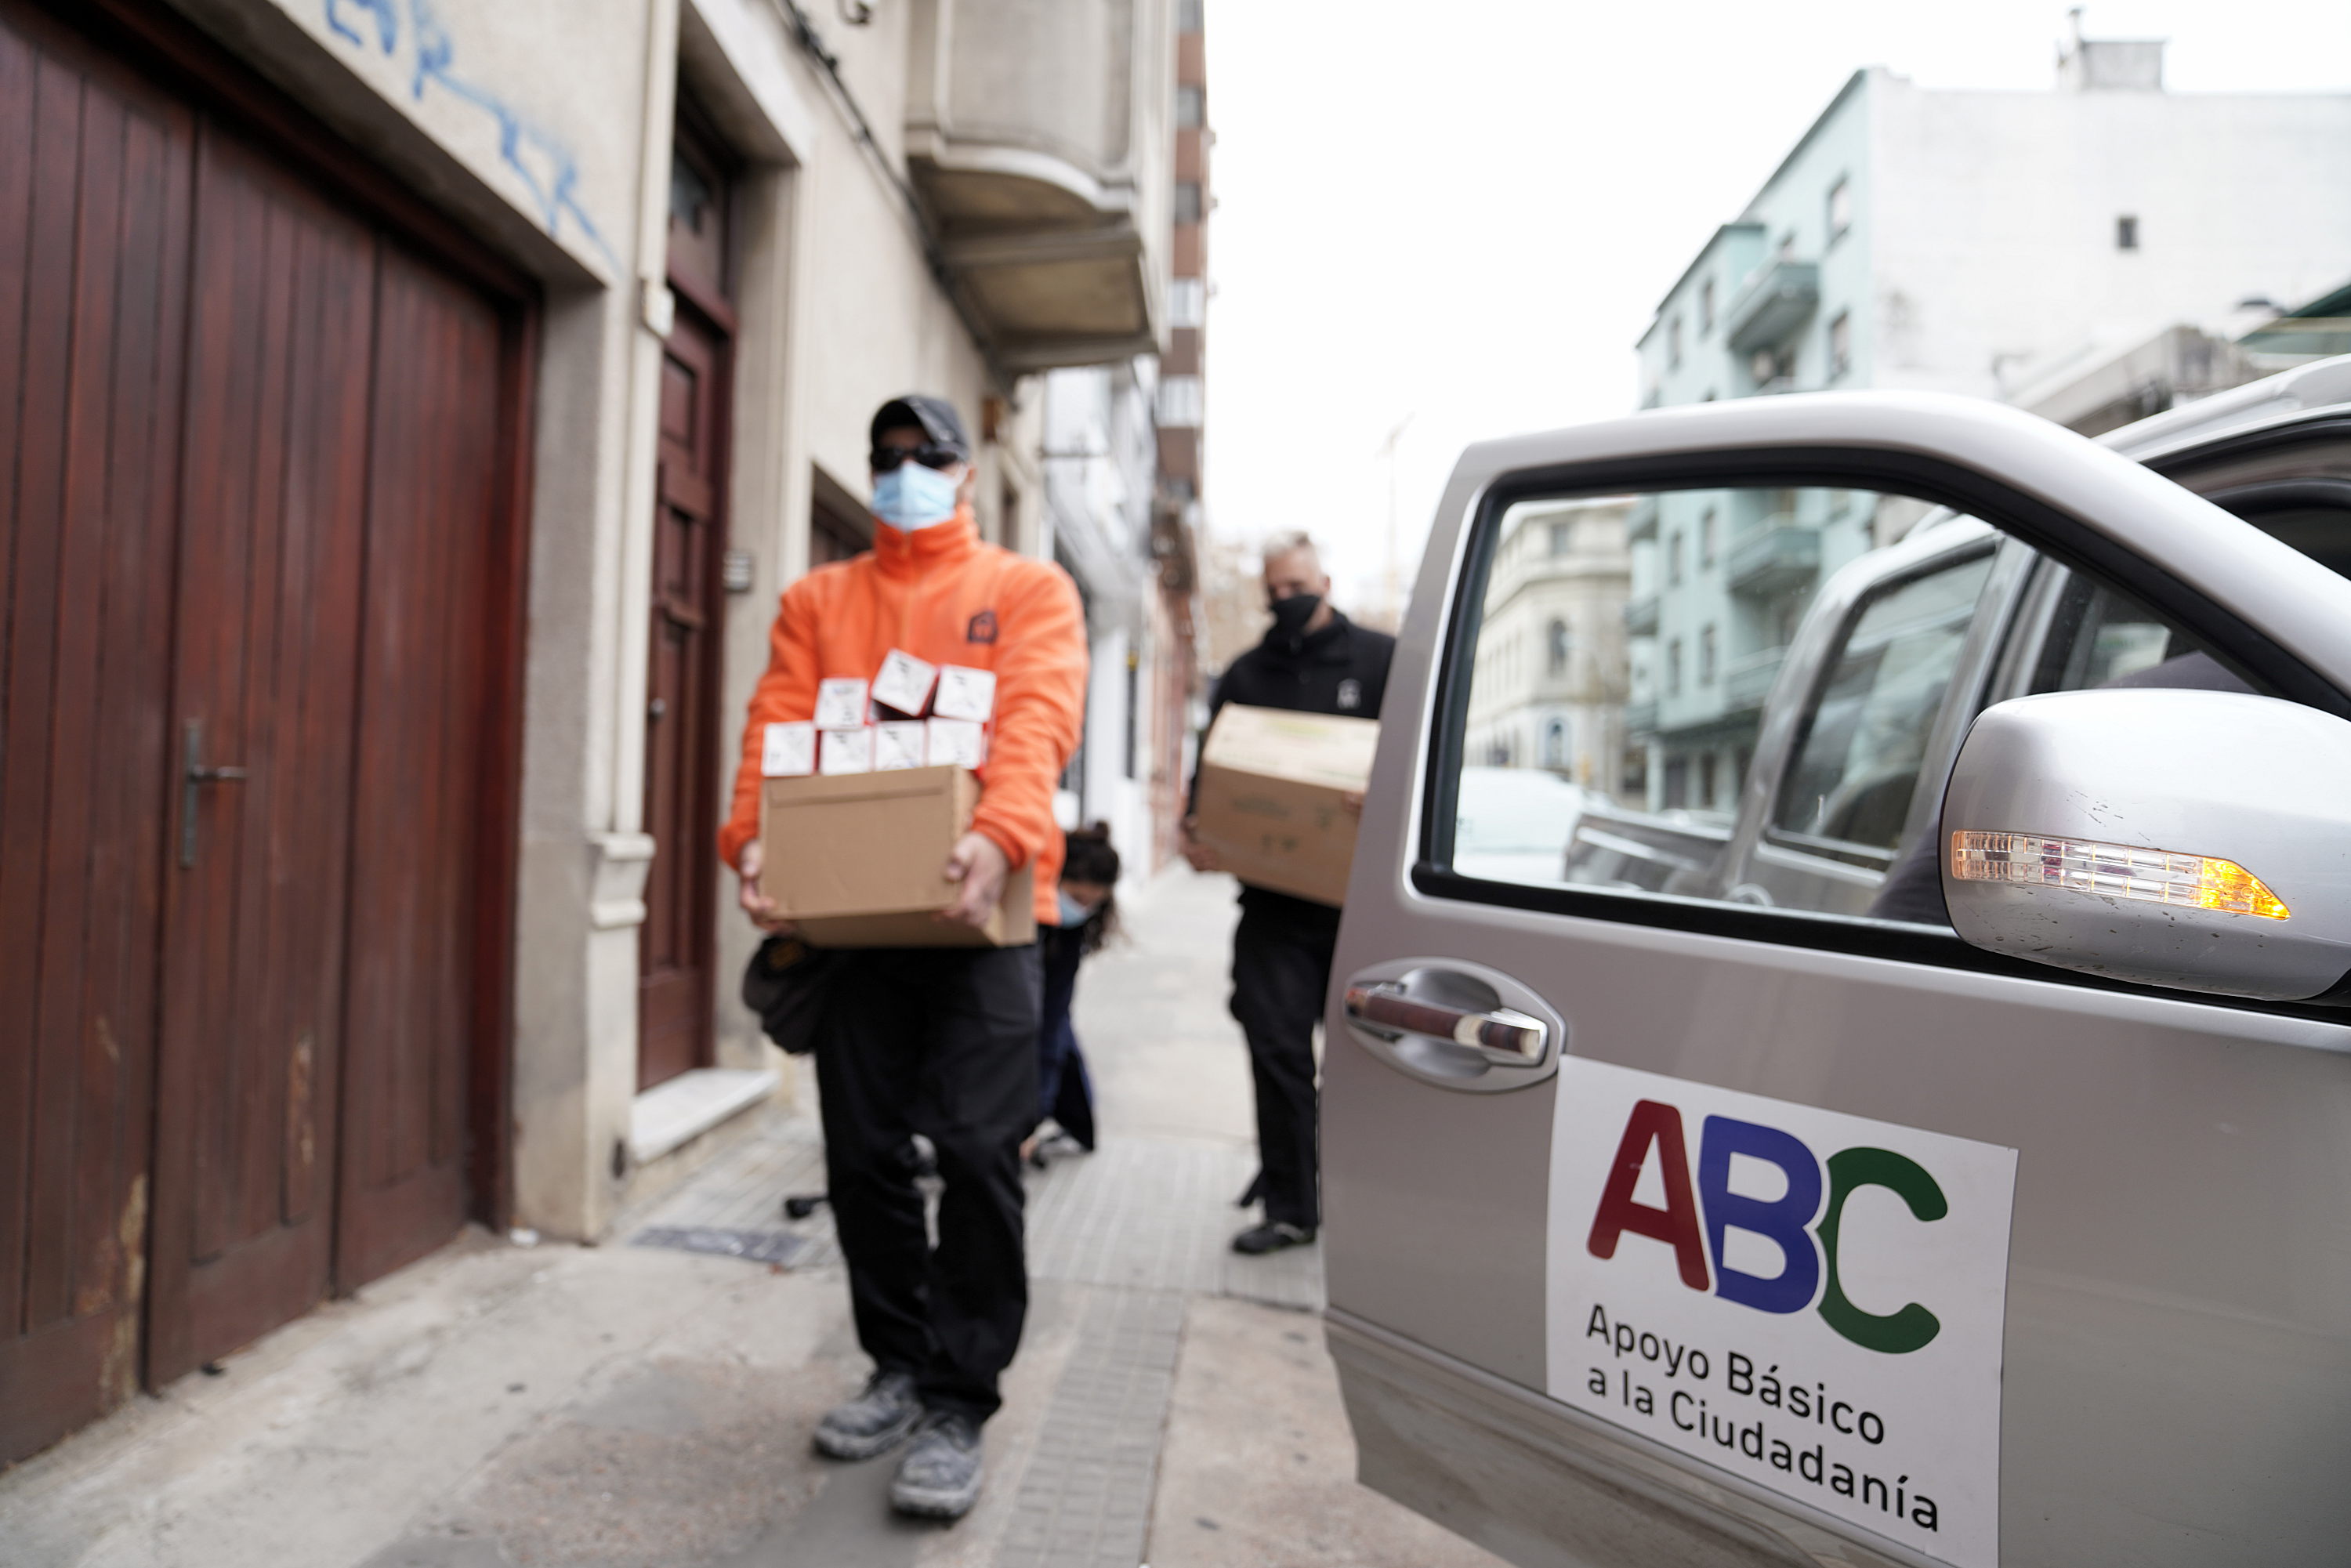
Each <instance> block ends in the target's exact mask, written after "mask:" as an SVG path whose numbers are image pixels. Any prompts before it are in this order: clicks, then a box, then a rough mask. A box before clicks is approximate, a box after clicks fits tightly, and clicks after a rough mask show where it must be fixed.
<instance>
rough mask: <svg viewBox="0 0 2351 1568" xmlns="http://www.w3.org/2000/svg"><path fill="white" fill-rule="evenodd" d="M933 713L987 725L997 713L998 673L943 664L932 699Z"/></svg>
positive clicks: (963, 665)
mask: <svg viewBox="0 0 2351 1568" xmlns="http://www.w3.org/2000/svg"><path fill="white" fill-rule="evenodd" d="M931 712H932V713H934V714H935V715H936V716H939V717H940V718H966V719H969V720H971V721H972V722H973V723H974V724H986V723H987V721H988V720H989V719H991V718H993V717H995V716H996V672H995V671H993V670H975V669H973V668H971V667H970V666H969V665H967V664H941V665H940V666H939V692H938V695H937V696H935V697H934V698H932V699H931Z"/></svg>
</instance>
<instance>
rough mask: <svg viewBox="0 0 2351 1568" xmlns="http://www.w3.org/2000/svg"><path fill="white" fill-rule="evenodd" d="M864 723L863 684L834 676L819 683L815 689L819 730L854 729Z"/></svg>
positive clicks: (842, 676)
mask: <svg viewBox="0 0 2351 1568" xmlns="http://www.w3.org/2000/svg"><path fill="white" fill-rule="evenodd" d="M864 722H865V683H864V682H863V681H860V680H852V679H851V678H850V677H849V676H847V675H836V676H834V677H832V678H831V679H830V680H824V681H819V682H818V683H817V687H816V727H817V728H819V729H855V728H857V727H859V726H861V725H862V724H863V723H864Z"/></svg>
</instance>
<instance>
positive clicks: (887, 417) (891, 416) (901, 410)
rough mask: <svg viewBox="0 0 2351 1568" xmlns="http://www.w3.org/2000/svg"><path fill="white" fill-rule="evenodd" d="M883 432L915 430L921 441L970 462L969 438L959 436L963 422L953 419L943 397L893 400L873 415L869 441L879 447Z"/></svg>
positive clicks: (952, 411)
mask: <svg viewBox="0 0 2351 1568" xmlns="http://www.w3.org/2000/svg"><path fill="white" fill-rule="evenodd" d="M885 430H919V431H921V432H922V433H923V439H925V441H928V442H929V443H930V444H932V445H934V446H944V447H946V449H947V450H948V451H950V452H952V453H954V454H955V455H956V456H957V457H959V458H961V459H962V460H963V461H965V462H966V463H968V462H970V461H971V438H970V437H969V436H967V435H966V434H964V433H963V421H962V420H961V419H960V418H959V417H957V416H956V411H955V404H953V403H951V402H948V401H947V400H946V399H945V398H943V397H928V396H925V394H923V393H921V392H908V393H907V394H906V395H905V396H904V397H893V398H892V399H891V400H890V401H889V402H885V403H883V405H882V406H881V407H880V408H879V409H877V410H875V411H874V414H873V426H872V431H871V432H870V433H869V439H871V440H872V443H873V444H874V445H876V446H879V445H881V444H882V433H883V431H885Z"/></svg>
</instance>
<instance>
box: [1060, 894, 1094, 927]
mask: <svg viewBox="0 0 2351 1568" xmlns="http://www.w3.org/2000/svg"><path fill="white" fill-rule="evenodd" d="M1093 917H1094V912H1093V911H1092V910H1091V909H1088V908H1087V907H1086V906H1085V905H1084V904H1080V903H1079V902H1078V901H1077V900H1076V899H1074V898H1071V896H1070V895H1069V894H1066V893H1065V894H1061V924H1062V925H1084V924H1085V923H1086V922H1087V921H1089V920H1092V918H1093Z"/></svg>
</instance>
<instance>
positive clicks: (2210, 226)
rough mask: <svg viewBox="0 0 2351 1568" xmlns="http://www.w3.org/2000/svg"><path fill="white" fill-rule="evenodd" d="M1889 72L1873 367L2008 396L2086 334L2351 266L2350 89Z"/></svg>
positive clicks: (2196, 317)
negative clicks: (2002, 83) (2133, 227)
mask: <svg viewBox="0 0 2351 1568" xmlns="http://www.w3.org/2000/svg"><path fill="white" fill-rule="evenodd" d="M1877 85H1878V90H1876V92H1875V93H1874V94H1873V96H1872V103H1873V107H1874V116H1875V123H1874V127H1873V141H1874V149H1875V150H1874V153H1873V162H1874V170H1873V179H1872V182H1871V189H1870V193H1869V194H1870V200H1871V201H1872V202H1873V203H1874V204H1876V211H1875V214H1873V218H1872V222H1871V227H1872V231H1873V238H1874V260H1875V276H1876V290H1877V301H1876V323H1877V328H1878V341H1877V345H1876V365H1875V376H1874V382H1875V384H1876V385H1879V386H1899V387H1930V388H1938V389H1942V390H1948V391H1953V392H1969V393H1974V394H1977V395H1981V396H1998V395H2001V393H2002V392H2004V391H2006V390H2008V389H2010V388H2013V387H2016V386H2019V385H2022V384H2023V383H2024V382H2029V381H2031V380H2032V379H2033V378H2034V377H2035V376H2036V375H2038V374H2040V373H2043V371H2045V370H2046V369H2047V368H2048V367H2049V366H2050V365H2052V364H2053V363H2056V362H2058V361H2063V360H2064V359H2066V358H2068V357H2071V356H2072V355H2074V354H2075V353H2076V352H2078V351H2079V350H2082V349H2084V348H2085V347H2086V346H2089V345H2093V344H2105V345H2110V346H2113V347H2120V346H2123V345H2124V344H2126V343H2129V342H2134V341H2137V340H2142V339H2144V338H2146V337H2147V336H2148V335H2149V334H2151V333H2152V332H2154V331H2156V330H2158V329H2161V328H2164V327H2168V326H2170V325H2173V324H2174V323H2176V322H2179V321H2183V320H2184V321H2189V322H2205V321H2217V320H2219V319H2221V318H2223V317H2225V316H2227V315H2228V314H2229V313H2230V311H2231V309H2232V308H2234V307H2235V306H2236V304H2237V303H2238V301H2239V300H2241V299H2242V298H2245V297H2246V296H2248V295H2253V294H2265V295H2267V296H2268V297H2269V298H2272V299H2274V300H2276V301H2277V302H2279V303H2280V304H2282V305H2286V306H2289V307H2290V306H2292V305H2294V304H2296V303H2298V302H2300V301H2303V300H2305V299H2308V298H2313V297H2314V296H2316V295H2318V294H2320V293H2322V292H2323V291H2325V290H2326V289H2328V288H2331V287H2336V286H2337V285H2339V284H2340V283H2341V282H2342V281H2343V280H2344V278H2345V277H2346V276H2351V95H2342V94H2337V95H2324V96H2322V95H2289V94H2276V95H2266V96H2260V97H2255V96H2251V95H2237V94H2192V93H2168V92H2133V91H2087V92H2076V91H2052V92H2046V93H2016V92H1929V91H1924V90H1921V89H1917V88H1916V87H1915V86H1913V85H1911V84H1910V83H1907V82H1906V81H1903V80H1901V79H1900V78H1884V79H1882V80H1881V81H1880V82H1879V83H1878V84H1877ZM2124 214H2129V215H2133V216H2136V217H2137V219H2138V227H2139V248H2138V249H2137V250H2136V251H2124V250H2118V249H2117V248H2116V244H2115V220H2116V218H2117V217H2118V216H2121V215H2124Z"/></svg>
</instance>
